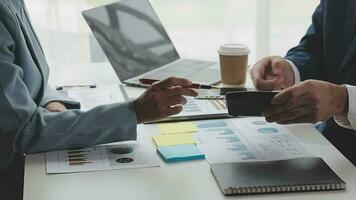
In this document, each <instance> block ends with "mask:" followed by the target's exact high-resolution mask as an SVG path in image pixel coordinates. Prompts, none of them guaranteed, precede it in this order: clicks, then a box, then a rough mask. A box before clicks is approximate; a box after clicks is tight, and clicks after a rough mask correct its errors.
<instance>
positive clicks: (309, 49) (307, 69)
mask: <svg viewBox="0 0 356 200" xmlns="http://www.w3.org/2000/svg"><path fill="white" fill-rule="evenodd" d="M322 4H323V3H322V2H321V3H320V5H319V6H318V7H317V8H316V10H315V12H314V14H313V18H312V25H311V26H310V27H309V29H308V31H307V33H306V34H305V35H304V37H303V38H302V40H301V41H300V43H299V45H298V46H296V47H294V48H292V49H291V50H289V51H288V53H287V55H286V59H288V60H290V61H292V62H293V63H294V64H295V65H296V66H297V68H298V70H299V73H300V78H301V80H306V79H318V78H320V77H319V76H320V68H321V66H322V60H323V52H322V37H323V35H322V17H323V6H322ZM291 23H293V22H291Z"/></svg>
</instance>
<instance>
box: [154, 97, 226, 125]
mask: <svg viewBox="0 0 356 200" xmlns="http://www.w3.org/2000/svg"><path fill="white" fill-rule="evenodd" d="M186 98H187V104H185V105H183V111H182V112H181V113H179V114H177V115H174V116H171V117H169V118H166V119H164V120H160V121H179V120H197V119H212V118H227V117H228V116H229V115H228V111H227V107H226V103H225V100H223V99H196V98H193V97H186Z"/></svg>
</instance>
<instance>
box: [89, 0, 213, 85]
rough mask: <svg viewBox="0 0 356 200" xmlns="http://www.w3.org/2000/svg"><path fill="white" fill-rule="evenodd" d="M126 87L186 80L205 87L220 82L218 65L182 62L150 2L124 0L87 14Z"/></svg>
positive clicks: (194, 61)
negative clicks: (143, 80) (146, 80)
mask: <svg viewBox="0 0 356 200" xmlns="http://www.w3.org/2000/svg"><path fill="white" fill-rule="evenodd" d="M83 16H84V18H85V19H86V21H87V23H88V25H89V27H90V28H91V30H92V32H93V34H94V36H95V38H96V39H97V41H98V42H99V44H100V46H101V48H102V49H103V51H104V52H105V54H106V56H107V57H108V59H109V61H110V63H111V65H112V67H113V68H114V71H115V72H116V74H117V76H118V77H119V79H120V81H121V82H123V83H127V84H131V85H136V86H142V85H141V84H140V83H139V79H140V78H153V79H158V80H162V79H165V78H168V77H172V76H174V77H183V78H187V79H190V80H192V81H193V82H197V83H201V84H215V83H218V82H219V81H220V71H219V70H220V69H219V66H218V65H217V63H215V62H210V61H200V60H189V59H181V58H180V56H179V55H178V52H177V50H176V48H175V47H174V45H173V43H172V41H171V39H170V38H169V36H168V34H167V32H166V31H165V29H164V27H163V25H162V23H161V22H160V20H159V18H158V16H157V14H156V13H155V11H154V9H153V7H152V5H151V4H150V2H149V1H148V0H121V1H119V2H116V3H113V4H109V5H105V6H101V7H97V8H93V9H90V10H87V11H84V12H83Z"/></svg>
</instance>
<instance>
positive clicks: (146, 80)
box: [139, 78, 217, 89]
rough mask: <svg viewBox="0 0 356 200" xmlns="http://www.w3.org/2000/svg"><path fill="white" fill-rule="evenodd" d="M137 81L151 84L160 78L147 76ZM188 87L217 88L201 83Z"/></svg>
mask: <svg viewBox="0 0 356 200" xmlns="http://www.w3.org/2000/svg"><path fill="white" fill-rule="evenodd" d="M139 81H140V83H142V84H146V85H152V84H153V83H155V82H157V81H160V80H156V79H149V78H141V79H140V80H139ZM189 88H194V89H213V88H217V87H215V86H212V85H203V84H198V83H193V84H192V85H191V86H190V87H189Z"/></svg>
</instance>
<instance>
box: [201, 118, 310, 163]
mask: <svg viewBox="0 0 356 200" xmlns="http://www.w3.org/2000/svg"><path fill="white" fill-rule="evenodd" d="M261 119H262V118H240V119H225V120H205V121H198V122H196V124H197V127H199V132H198V134H197V140H198V143H197V145H198V146H199V147H200V148H201V149H202V151H203V152H204V153H205V154H206V158H207V160H208V161H209V162H210V163H224V162H247V161H264V160H276V159H288V158H295V157H302V156H307V155H308V152H307V151H306V149H305V148H304V147H303V146H302V145H301V144H300V142H299V141H298V140H297V138H295V136H294V135H293V134H292V133H290V132H289V131H288V130H287V129H286V128H285V127H283V126H279V125H276V124H268V123H267V122H265V121H264V120H261Z"/></svg>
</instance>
